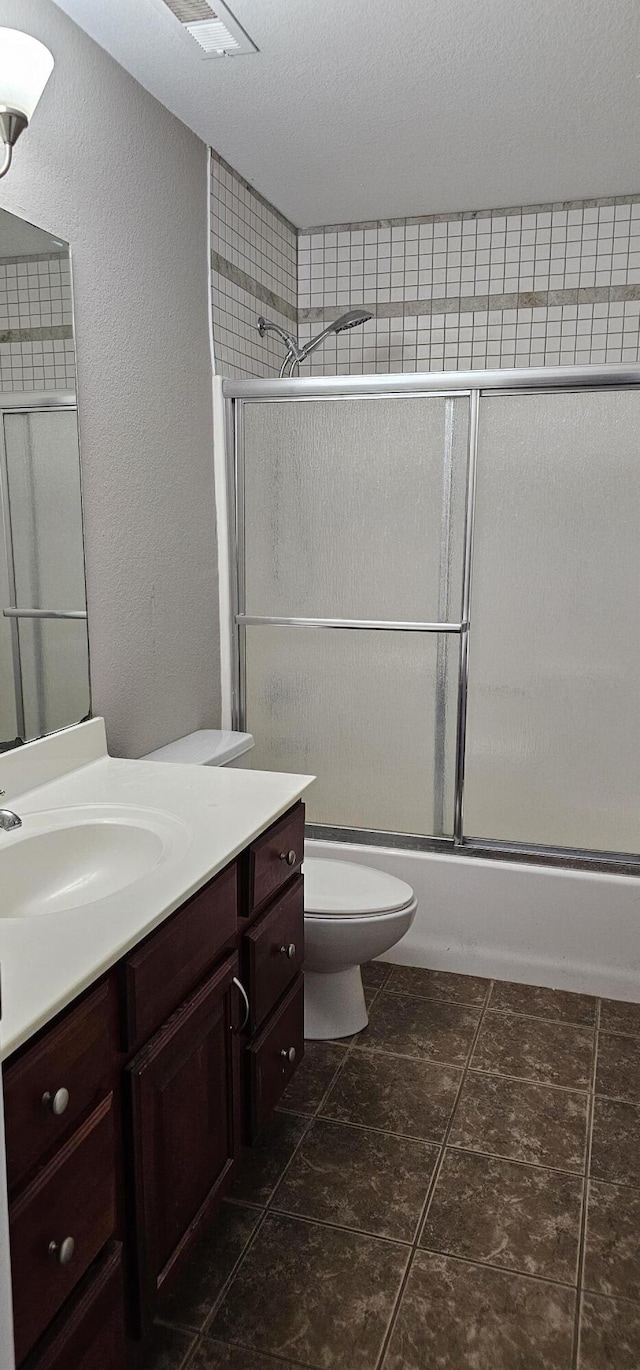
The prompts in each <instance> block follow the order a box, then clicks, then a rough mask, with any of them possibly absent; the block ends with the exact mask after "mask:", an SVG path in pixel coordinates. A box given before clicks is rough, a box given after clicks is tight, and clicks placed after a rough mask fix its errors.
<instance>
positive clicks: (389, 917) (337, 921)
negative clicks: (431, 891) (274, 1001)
mask: <svg viewBox="0 0 640 1370" xmlns="http://www.w3.org/2000/svg"><path fill="white" fill-rule="evenodd" d="M303 873H304V877H305V882H304V936H305V962H304V1031H305V1037H309V1038H312V1039H315V1040H322V1041H326V1040H327V1039H330V1038H333V1037H349V1036H351V1034H352V1033H354V1032H360V1031H361V1030H362V1028H364V1027H366V1026H367V1023H368V1021H369V1018H368V1014H367V1006H366V1004H365V998H364V990H363V987H362V974H361V970H360V967H361V965H363V963H364V962H365V961H372V960H373V959H374V958H375V957H376V956H382V954H383V952H385V951H389V950H390V949H391V947H393V946H395V944H396V942H399V941H400V938H401V937H404V934H405V932H407V931H408V929H409V928H410V927H411V924H412V922H413V919H414V917H415V912H416V907H417V901H416V898H415V895H414V893H413V890H412V888H411V886H410V885H407V884H406V883H405V881H404V880H398V879H396V877H395V876H394V875H387V874H386V872H385V871H380V870H374V869H373V868H372V867H371V866H360V865H357V864H356V863H355V862H351V861H330V860H329V861H327V860H324V859H322V858H320V857H309V858H307V859H306V860H305V863H304V866H303Z"/></svg>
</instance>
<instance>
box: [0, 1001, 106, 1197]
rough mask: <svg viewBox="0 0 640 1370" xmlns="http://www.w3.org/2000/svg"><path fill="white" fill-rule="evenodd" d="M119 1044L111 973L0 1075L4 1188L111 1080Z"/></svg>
mask: <svg viewBox="0 0 640 1370" xmlns="http://www.w3.org/2000/svg"><path fill="white" fill-rule="evenodd" d="M117 1049H118V1018H117V985H116V980H115V977H114V976H110V977H109V979H108V980H105V981H103V983H102V984H101V985H100V986H99V987H98V989H96V990H93V991H92V992H91V994H89V995H87V997H86V999H83V1000H82V1003H80V1004H78V1006H77V1008H73V1009H70V1011H69V1012H68V1013H66V1014H65V1016H64V1017H63V1018H62V1019H61V1020H60V1022H59V1023H58V1024H57V1025H56V1026H55V1027H53V1028H48V1029H47V1030H46V1033H45V1035H44V1036H43V1037H42V1038H41V1040H40V1041H39V1042H36V1043H35V1045H34V1046H31V1047H27V1049H26V1051H24V1052H23V1054H22V1055H21V1056H20V1057H19V1058H18V1060H17V1061H16V1062H15V1063H14V1064H12V1065H9V1066H7V1068H6V1071H5V1076H4V1098H5V1115H6V1117H5V1127H6V1143H7V1176H8V1181H9V1189H10V1190H13V1189H15V1188H16V1186H17V1185H18V1183H19V1182H20V1180H22V1178H23V1176H25V1175H27V1174H28V1172H29V1171H30V1170H32V1169H33V1168H34V1166H35V1165H37V1164H38V1162H39V1161H40V1160H42V1159H43V1158H44V1157H45V1156H46V1154H47V1153H48V1151H49V1150H50V1149H51V1147H52V1146H53V1145H55V1143H56V1142H58V1140H59V1139H61V1138H62V1137H63V1136H64V1135H65V1133H67V1132H69V1131H70V1129H71V1127H72V1126H73V1125H74V1124H75V1123H76V1122H77V1120H78V1119H79V1118H80V1117H81V1116H82V1115H83V1114H84V1113H85V1112H86V1111H87V1109H88V1108H89V1107H90V1105H91V1104H92V1103H93V1102H94V1100H95V1099H96V1098H99V1097H100V1095H101V1094H104V1093H105V1091H106V1090H107V1089H110V1088H111V1087H112V1084H113V1072H114V1068H115V1058H116V1052H117Z"/></svg>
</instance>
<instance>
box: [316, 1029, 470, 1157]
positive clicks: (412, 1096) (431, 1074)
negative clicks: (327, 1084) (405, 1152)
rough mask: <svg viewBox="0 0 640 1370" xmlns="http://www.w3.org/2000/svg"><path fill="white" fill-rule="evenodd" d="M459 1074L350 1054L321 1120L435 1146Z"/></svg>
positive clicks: (372, 1055) (393, 1059)
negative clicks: (398, 1135) (368, 1129)
mask: <svg viewBox="0 0 640 1370" xmlns="http://www.w3.org/2000/svg"><path fill="white" fill-rule="evenodd" d="M461 1078H462V1071H461V1070H460V1069H456V1068H454V1067H452V1066H439V1065H429V1064H426V1063H425V1064H423V1063H422V1062H420V1061H412V1060H409V1059H404V1060H400V1058H398V1057H393V1056H384V1055H382V1053H380V1054H378V1053H377V1052H373V1051H354V1052H352V1054H351V1056H350V1057H349V1059H348V1061H347V1063H346V1065H345V1067H344V1069H343V1070H342V1071H341V1073H340V1075H339V1076H338V1078H337V1080H336V1082H335V1084H334V1086H333V1088H332V1090H331V1093H330V1094H329V1096H328V1098H327V1100H326V1102H325V1104H324V1105H323V1110H322V1112H323V1116H324V1117H326V1118H331V1119H333V1120H334V1121H335V1122H342V1123H355V1124H356V1125H358V1126H360V1127H372V1128H377V1129H378V1130H379V1131H382V1132H393V1133H397V1134H401V1135H402V1136H407V1137H415V1138H417V1139H418V1140H420V1141H432V1142H440V1141H442V1138H443V1136H444V1132H445V1128H446V1126H447V1123H448V1121H449V1118H450V1117H451V1112H452V1109H453V1106H454V1103H455V1099H456V1094H457V1092H458V1089H459V1086H460V1080H461Z"/></svg>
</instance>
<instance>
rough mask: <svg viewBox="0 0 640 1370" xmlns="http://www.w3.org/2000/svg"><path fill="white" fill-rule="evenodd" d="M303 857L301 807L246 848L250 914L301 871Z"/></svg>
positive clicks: (296, 808) (293, 810) (302, 810)
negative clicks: (247, 852) (247, 851)
mask: <svg viewBox="0 0 640 1370" xmlns="http://www.w3.org/2000/svg"><path fill="white" fill-rule="evenodd" d="M303 857H304V804H296V807H295V809H292V810H291V811H290V812H289V813H286V814H285V815H284V817H283V818H281V819H279V821H278V822H277V823H274V825H273V827H272V828H269V829H268V831H267V832H265V833H263V834H262V837H258V838H257V839H256V841H255V842H252V843H251V846H250V847H249V889H248V896H249V898H248V904H249V907H248V912H249V913H252V912H253V910H254V909H257V908H259V907H260V905H261V904H264V903H265V902H266V900H267V899H271V898H272V897H273V895H274V894H276V892H277V891H278V890H279V889H280V886H281V885H284V884H285V883H286V881H287V880H288V879H289V878H290V876H292V875H293V873H294V871H297V870H299V869H300V866H301V864H302V860H303Z"/></svg>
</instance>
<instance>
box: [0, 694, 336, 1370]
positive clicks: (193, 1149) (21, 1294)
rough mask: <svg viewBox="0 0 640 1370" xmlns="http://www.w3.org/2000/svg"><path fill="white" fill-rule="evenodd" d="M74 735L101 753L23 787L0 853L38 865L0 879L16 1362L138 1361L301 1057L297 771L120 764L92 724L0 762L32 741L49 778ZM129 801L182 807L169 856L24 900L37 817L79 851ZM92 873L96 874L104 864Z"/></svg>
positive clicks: (132, 805)
mask: <svg viewBox="0 0 640 1370" xmlns="http://www.w3.org/2000/svg"><path fill="white" fill-rule="evenodd" d="M78 734H80V735H81V737H80V739H79V741H80V743H81V745H83V746H85V748H87V747H88V748H89V751H91V749H93V750H95V751H96V752H97V753H98V755H97V757H96V759H94V760H92V761H89V762H88V764H87V762H86V760H85V764H84V765H80V766H76V767H75V768H74V769H71V770H68V771H67V773H66V774H65V775H58V777H57V778H55V779H53V780H52V782H51V783H48V784H47V783H45V784H40V785H38V784H37V783H36V786H35V787H34V788H31V789H28V790H27V791H26V792H25V793H23V794H22V795H18V794H14V795H13V796H12V798H11V806H12V807H13V808H15V810H16V811H17V812H18V813H20V815H21V817H22V819H23V829H22V830H21V832H20V833H18V834H17V835H14V834H2V840H3V845H2V848H0V869H1V867H2V857H3V855H4V854H5V853H6V852H7V851H8V850H9V844H10V843H11V841H12V839H13V840H15V846H14V848H13V852H14V854H15V855H14V858H12V859H14V860H15V861H17V860H18V857H19V855H20V851H19V848H20V846H21V844H24V843H25V842H26V843H29V842H30V843H31V848H27V849H25V856H26V855H28V853H29V852H31V851H32V852H33V856H32V857H30V862H31V869H32V870H33V869H35V870H36V877H31V876H30V875H25V874H24V873H23V875H22V877H21V878H22V884H21V885H20V884H19V882H17V883H16V881H14V883H13V885H12V884H11V880H12V876H11V873H10V878H9V886H8V899H9V906H10V908H11V911H12V913H13V914H14V915H15V914H16V912H17V908H16V909H13V906H12V904H11V901H12V899H14V898H15V899H18V900H22V901H23V904H22V907H23V908H24V909H29V912H30V914H31V916H29V914H26V915H25V916H23V917H20V916H11V914H10V916H9V917H4V918H1V919H0V957H1V959H2V967H3V1019H2V1026H3V1056H4V1058H5V1059H4V1066H3V1072H4V1101H5V1115H6V1149H7V1180H8V1189H9V1223H10V1245H11V1264H12V1281H13V1306H14V1323H15V1345H16V1363H17V1365H18V1366H20V1367H22V1366H23V1365H24V1366H25V1368H26V1367H28V1370H62V1367H63V1366H64V1367H65V1370H68V1367H70V1366H73V1367H74V1370H75V1368H76V1367H77V1370H80V1367H81V1370H121V1367H122V1366H123V1365H126V1364H127V1363H128V1362H127V1355H130V1356H131V1360H132V1363H135V1359H136V1347H137V1346H139V1345H140V1339H141V1338H142V1339H144V1334H145V1331H146V1330H147V1328H148V1326H149V1324H150V1321H151V1320H152V1318H153V1316H154V1315H155V1314H156V1313H158V1312H161V1309H162V1303H163V1300H164V1299H165V1298H166V1296H167V1295H168V1294H169V1293H170V1292H171V1290H172V1288H173V1287H174V1285H175V1283H176V1281H177V1279H178V1278H179V1276H180V1274H181V1272H182V1270H183V1268H184V1263H185V1260H186V1258H187V1257H188V1255H189V1253H190V1251H191V1249H192V1247H193V1245H194V1243H195V1242H196V1240H197V1238H198V1237H199V1235H200V1233H201V1232H202V1230H203V1227H204V1225H205V1224H206V1223H207V1222H209V1221H210V1220H211V1219H213V1221H214V1222H215V1216H214V1215H215V1212H216V1209H217V1207H218V1205H219V1203H220V1201H221V1199H222V1197H223V1196H224V1194H225V1193H226V1192H227V1190H228V1188H229V1185H230V1183H231V1180H232V1178H233V1176H234V1173H235V1170H236V1167H237V1166H238V1164H240V1163H241V1159H240V1158H241V1148H242V1145H243V1143H245V1144H250V1143H251V1142H252V1141H253V1140H254V1139H255V1138H256V1137H257V1136H258V1134H259V1133H260V1131H261V1129H262V1128H263V1127H264V1124H265V1123H266V1122H267V1120H268V1118H269V1117H270V1115H271V1113H272V1111H273V1109H274V1107H275V1105H276V1104H277V1102H278V1100H279V1098H280V1096H281V1094H282V1093H283V1091H284V1089H285V1088H286V1086H287V1084H288V1082H289V1080H290V1079H291V1076H292V1075H293V1073H294V1071H295V1070H296V1068H297V1066H298V1064H299V1062H300V1060H301V1059H302V1055H303V1051H304V1042H303V985H302V960H303V932H304V919H303V878H302V874H301V862H302V856H303V841H304V807H303V804H302V802H301V800H300V794H301V793H302V792H304V790H305V789H306V787H307V784H308V783H309V779H308V777H294V776H284V775H275V774H274V775H267V774H265V773H256V772H250V771H224V770H216V769H211V770H210V769H208V768H191V767H187V766H180V767H176V766H171V767H170V766H168V765H167V766H162V765H158V764H153V765H151V764H149V763H146V762H123V761H116V760H114V759H113V758H110V757H108V756H107V755H106V749H105V748H104V744H103V742H101V738H103V732H102V725H101V722H100V721H99V720H94V721H93V722H91V723H89V724H83V725H81V726H80V728H77V729H70V730H69V731H68V732H66V733H64V734H60V735H59V736H58V740H57V741H56V739H43V741H41V742H38V743H34V744H32V747H30V748H29V749H24V751H23V753H22V756H20V755H16V754H11V756H10V757H9V758H7V759H6V764H5V771H4V773H5V775H8V774H9V773H10V771H11V767H12V766H13V768H14V769H15V771H16V772H17V769H18V766H19V764H20V763H21V762H22V763H23V766H24V763H25V762H29V758H28V757H27V756H26V755H25V753H26V752H27V750H28V751H29V752H32V751H34V752H36V753H37V752H38V749H40V753H39V754H40V771H39V776H40V779H42V778H43V777H44V776H46V775H48V774H50V773H51V770H53V771H55V770H56V762H55V758H54V761H53V762H51V760H50V754H51V752H55V749H56V746H57V747H58V750H59V751H60V753H61V754H62V752H63V751H64V748H65V739H66V740H67V742H66V745H67V751H68V752H69V751H70V752H71V753H73V748H74V743H73V739H74V735H75V737H76V749H77V744H78ZM47 749H49V759H48V756H47ZM76 759H77V758H76ZM36 760H37V757H36ZM27 769H28V768H27ZM33 778H34V775H33V774H32V775H31V779H32V780H33ZM3 779H4V776H3ZM5 788H6V785H5ZM116 794H119V798H118V799H117V798H116ZM145 795H146V799H145ZM82 796H85V798H84V800H83V798H82ZM89 796H91V799H89ZM152 798H153V800H154V804H155V806H158V807H157V809H156V808H154V807H152V805H151V802H150V801H151V799H152ZM143 800H144V802H145V805H146V807H145V809H144V810H143V809H142V808H141V804H142V801H143ZM4 802H5V803H7V802H8V801H7V800H5V801H4ZM165 804H166V806H167V807H166V811H165V810H164V806H165ZM160 805H162V809H160ZM110 810H112V811H113V812H110ZM118 810H119V818H118V819H117V820H116V818H115V817H114V814H116V812H117V811H118ZM128 810H129V811H130V814H131V820H132V822H133V823H135V822H136V821H139V822H141V821H142V820H140V819H139V818H138V819H136V814H138V815H139V814H140V813H141V812H144V813H146V814H147V816H148V817H147V822H148V823H149V824H151V823H152V817H151V815H153V814H154V812H155V814H156V820H157V819H158V813H160V814H161V815H162V816H163V819H164V820H166V819H167V818H171V817H172V816H174V817H176V818H177V817H178V815H180V821H181V822H182V823H183V824H184V827H185V829H186V830H187V833H188V834H189V835H190V840H188V841H186V842H185V841H180V842H178V844H177V846H173V847H172V843H171V839H170V838H169V839H168V840H167V846H166V850H167V853H168V855H167V858H166V860H165V861H164V862H163V860H162V859H161V858H159V859H158V861H157V863H156V865H155V866H154V867H153V869H152V870H150V871H149V872H147V873H145V874H138V875H137V876H136V878H134V879H133V880H132V881H130V882H129V883H127V885H126V886H125V887H124V888H123V889H121V890H119V891H113V892H112V893H111V894H107V895H106V896H102V897H101V894H100V890H99V889H96V890H94V891H93V892H92V896H91V902H89V903H85V904H81V903H80V904H77V905H76V907H73V906H69V907H68V908H67V910H66V911H60V910H58V909H57V908H55V909H54V911H53V912H51V911H49V912H41V913H40V914H38V913H36V912H35V911H33V909H31V908H30V905H29V902H28V901H29V897H30V890H31V885H30V880H31V881H32V882H33V879H34V878H35V879H36V883H37V879H39V878H40V876H38V874H37V868H38V860H39V856H38V851H37V843H38V839H39V837H41V836H42V829H43V823H44V821H45V819H44V817H43V816H46V833H51V832H52V831H53V832H54V833H58V832H59V828H56V822H57V823H58V824H64V823H65V822H66V823H67V825H68V826H67V828H66V829H64V828H63V830H62V831H60V833H59V835H60V836H61V837H64V833H65V832H66V833H67V839H66V841H67V845H68V846H69V847H70V849H71V851H72V853H73V852H75V851H76V847H77V846H78V844H77V840H76V838H75V837H74V834H75V833H76V827H78V826H80V827H81V826H82V822H81V819H80V818H78V815H82V814H83V813H84V832H83V834H82V841H87V840H90V841H94V840H95V839H93V838H92V839H89V838H88V830H89V829H90V828H91V827H92V826H93V825H95V823H96V822H102V823H103V824H104V825H105V826H106V827H109V826H111V827H113V825H114V824H115V826H116V827H118V825H119V824H123V825H125V826H126V822H127V812H128ZM70 815H71V816H72V817H71V818H70ZM156 820H154V821H156ZM207 832H208V834H209V836H208V841H207ZM243 834H244V836H243ZM45 835H46V834H45ZM112 840H113V841H117V840H118V839H117V836H116V838H114V839H111V838H109V839H108V841H107V846H106V847H105V848H104V850H105V851H107V852H108V844H109V842H110V841H112ZM101 841H103V839H101ZM103 846H104V841H103ZM207 846H208V847H209V856H208V858H207V856H206V850H207ZM79 849H80V848H79V847H78V851H79ZM225 857H226V859H225ZM74 859H75V858H74ZM127 859H128V858H126V857H125V859H124V864H125V866H126V861H127ZM53 865H54V867H55V862H54V863H53ZM8 867H9V863H8V862H7V868H8ZM102 870H103V875H104V878H105V880H106V881H107V883H108V880H109V878H113V877H112V876H110V866H109V860H108V856H104V855H103V857H102ZM198 870H199V871H200V872H201V875H202V876H203V877H204V878H202V879H199V878H198V876H197V874H196V871H198ZM83 878H84V877H83V876H82V875H81V876H79V880H80V883H82V880H83ZM42 879H46V876H45V874H44V872H43V873H42ZM56 880H57V886H56V890H57V894H56V890H54V889H53V888H51V889H50V890H49V891H48V892H47V891H46V890H45V891H44V895H43V897H44V904H45V906H46V900H47V897H48V898H50V899H51V900H53V901H54V903H55V898H56V897H58V896H60V877H59V875H58V876H57V877H55V878H54V879H53V884H54V885H56ZM86 883H87V881H86V879H85V886H86ZM70 886H71V880H70V879H69V880H68V881H67V893H66V895H61V896H60V897H62V898H65V897H66V898H67V900H69V899H72V898H73V895H72V894H71V893H69V889H70ZM180 886H182V887H183V895H182V897H179V896H178V893H177V892H178V890H179V888H180ZM16 891H17V892H16ZM83 897H86V895H85V896H83ZM154 905H155V907H154ZM109 948H110V950H109ZM107 962H108V964H107ZM47 965H48V972H47ZM62 999H65V1002H64V1004H63V1005H62V1006H61V1000H62Z"/></svg>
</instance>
